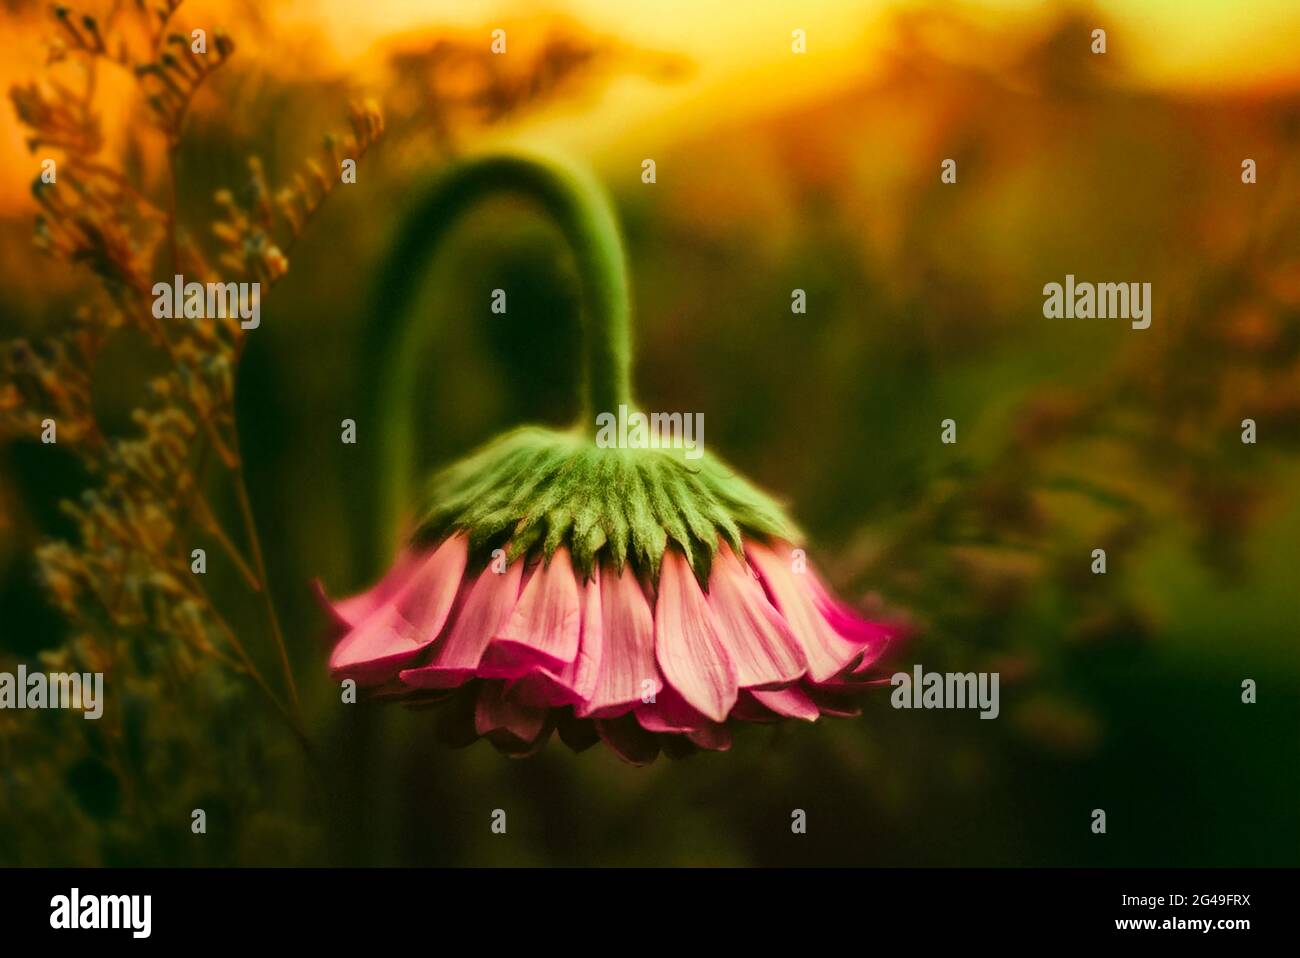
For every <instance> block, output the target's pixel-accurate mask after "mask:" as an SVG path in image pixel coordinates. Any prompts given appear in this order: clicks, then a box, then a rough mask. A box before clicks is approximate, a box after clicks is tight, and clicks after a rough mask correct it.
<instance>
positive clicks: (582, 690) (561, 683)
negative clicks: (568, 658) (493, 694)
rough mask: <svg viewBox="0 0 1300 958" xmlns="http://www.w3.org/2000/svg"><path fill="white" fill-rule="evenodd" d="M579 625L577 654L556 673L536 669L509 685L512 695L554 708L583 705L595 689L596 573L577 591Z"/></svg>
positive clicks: (598, 643)
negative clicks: (579, 607) (580, 611)
mask: <svg viewBox="0 0 1300 958" xmlns="http://www.w3.org/2000/svg"><path fill="white" fill-rule="evenodd" d="M579 589H580V591H581V594H582V598H581V602H582V622H581V629H580V635H579V638H578V654H577V656H576V657H575V658H574V660H573V661H572V662H569V663H568V664H567V665H565V666H564V668H563V669H561V670H560V671H559V672H554V671H552V670H550V669H546V668H537V669H534V670H533V671H531V672H529V673H528V674H527V675H525V676H524V677H523V678H521V679H519V680H517V681H516V682H515V683H513V684H512V686H511V688H512V694H516V695H518V697H519V698H520V699H521V700H522V701H525V702H528V703H530V704H535V705H544V706H547V707H548V708H557V707H559V706H563V705H586V704H587V703H588V702H589V701H590V700H591V696H592V695H593V694H594V692H595V689H596V680H597V679H598V678H599V672H600V658H601V651H600V650H601V631H602V628H601V614H600V569H599V568H596V569H595V570H594V571H593V572H592V577H591V579H589V580H588V581H587V582H586V583H584V584H583V585H582V586H580V587H579Z"/></svg>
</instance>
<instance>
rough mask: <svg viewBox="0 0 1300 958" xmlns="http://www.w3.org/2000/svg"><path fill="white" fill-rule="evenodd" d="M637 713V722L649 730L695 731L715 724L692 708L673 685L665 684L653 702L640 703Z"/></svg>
mask: <svg viewBox="0 0 1300 958" xmlns="http://www.w3.org/2000/svg"><path fill="white" fill-rule="evenodd" d="M635 714H636V720H637V722H639V723H640V725H641V727H642V728H643V729H645V730H646V731H647V732H666V733H669V734H673V733H684V732H694V731H696V730H697V729H701V728H704V726H706V725H711V724H713V723H711V722H710V721H709V720H708V719H707V718H705V717H704V716H703V715H702V714H700V713H699V712H698V711H697V710H695V709H693V708H691V706H690V705H688V704H687V703H686V700H685V699H684V698H682V697H681V695H679V694H678V693H677V692H676V691H674V690H673V688H672V687H671V686H664V689H663V691H661V692H659V693H658V694H657V695H655V700H654V701H653V702H649V703H647V704H645V705H638V706H637V707H636V711H635Z"/></svg>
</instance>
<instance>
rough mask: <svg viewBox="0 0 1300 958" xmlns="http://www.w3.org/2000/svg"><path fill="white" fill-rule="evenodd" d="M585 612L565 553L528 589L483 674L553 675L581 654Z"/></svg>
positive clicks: (498, 636) (497, 640)
mask: <svg viewBox="0 0 1300 958" xmlns="http://www.w3.org/2000/svg"><path fill="white" fill-rule="evenodd" d="M581 628H582V608H581V602H580V596H579V593H578V583H577V580H575V579H574V577H573V566H572V565H571V564H570V562H569V553H568V552H567V551H566V550H564V549H560V550H558V551H556V553H555V554H554V555H553V556H552V557H551V561H550V562H549V563H547V564H546V565H545V566H544V567H543V568H542V569H540V570H538V571H536V572H535V573H534V574H533V576H532V577H531V578H530V579H529V580H528V584H527V585H525V586H524V590H523V592H522V593H521V594H520V596H519V602H518V604H516V605H515V608H514V611H513V612H512V613H511V614H510V618H509V619H508V620H507V621H506V624H505V627H504V628H502V629H501V631H500V632H498V633H497V634H496V636H494V637H493V639H492V643H491V644H490V645H489V646H488V648H487V651H486V652H485V654H484V656H483V664H482V667H481V668H480V669H479V674H480V675H494V676H500V677H502V678H519V677H521V676H523V675H526V674H527V673H528V672H529V671H531V670H532V669H533V668H535V667H540V668H545V669H548V670H551V671H553V672H558V671H561V670H563V669H564V667H565V666H567V665H569V664H570V663H572V662H573V660H574V659H575V658H577V656H578V638H579V635H580V633H581Z"/></svg>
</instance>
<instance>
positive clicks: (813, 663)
mask: <svg viewBox="0 0 1300 958" xmlns="http://www.w3.org/2000/svg"><path fill="white" fill-rule="evenodd" d="M778 548H779V549H780V552H776V551H773V550H772V549H769V548H767V547H766V546H762V545H759V544H757V543H751V544H750V545H749V546H748V547H747V549H746V554H747V555H748V556H749V561H750V562H752V563H753V564H754V566H755V568H757V569H758V573H759V575H760V576H762V579H763V584H764V585H765V586H766V587H767V590H768V592H769V594H771V596H772V601H773V603H775V605H776V607H777V609H779V610H780V612H781V614H782V615H783V616H785V620H786V622H787V623H789V625H790V631H791V632H793V633H794V637H795V638H796V639H798V641H799V643H800V645H802V646H803V651H804V655H805V657H806V658H807V660H808V674H809V676H810V677H811V678H812V679H813V681H814V682H825V681H826V680H827V679H829V678H831V677H832V676H834V675H835V674H837V673H838V672H840V670H842V669H843V668H844V667H845V666H846V665H848V664H849V663H850V662H852V661H853V660H854V659H855V658H857V656H858V653H860V652H861V651H862V650H863V648H864V643H863V642H855V641H852V640H850V639H848V638H846V637H844V636H843V635H841V634H840V633H839V632H837V631H836V630H835V629H834V628H832V627H831V625H830V623H829V622H827V621H826V617H825V616H824V615H823V614H822V611H821V609H820V607H819V604H818V602H817V599H816V591H815V589H814V587H813V586H812V585H811V584H810V579H811V576H810V574H809V573H795V572H794V571H793V570H792V569H791V565H790V554H789V553H790V547H789V545H787V544H785V543H781V544H779V546H778Z"/></svg>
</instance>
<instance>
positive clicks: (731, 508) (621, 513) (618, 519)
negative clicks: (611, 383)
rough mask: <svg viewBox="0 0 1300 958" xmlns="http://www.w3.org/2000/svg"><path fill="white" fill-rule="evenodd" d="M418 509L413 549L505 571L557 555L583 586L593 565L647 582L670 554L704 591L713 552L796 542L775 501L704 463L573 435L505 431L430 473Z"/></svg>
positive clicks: (714, 463)
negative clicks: (448, 553) (450, 550)
mask: <svg viewBox="0 0 1300 958" xmlns="http://www.w3.org/2000/svg"><path fill="white" fill-rule="evenodd" d="M424 501H425V502H426V503H427V505H426V507H425V509H424V511H423V513H422V518H421V520H420V522H419V525H418V527H417V529H416V532H415V536H414V538H415V541H416V542H417V543H419V544H429V543H432V542H436V541H439V540H441V539H443V538H445V537H446V536H448V535H451V534H453V533H456V532H459V533H463V534H464V535H466V536H467V537H468V538H469V540H470V547H471V549H472V550H475V551H477V552H480V553H482V552H487V551H490V550H491V549H494V548H502V549H505V551H506V556H507V558H508V560H509V561H513V560H514V559H516V558H519V557H529V558H531V557H535V556H540V557H542V558H544V559H546V560H547V561H549V560H550V558H551V556H553V555H554V554H555V551H556V550H557V549H559V548H561V547H563V548H565V549H567V550H568V552H569V554H570V557H571V558H572V561H573V565H574V569H575V571H577V572H578V573H579V574H581V575H583V576H589V575H590V574H591V571H592V569H593V568H594V567H595V566H596V564H597V563H598V562H600V561H602V559H603V560H605V561H608V562H610V563H611V564H613V565H614V567H615V568H617V569H619V570H621V569H622V568H623V567H624V566H625V565H626V564H627V563H629V562H630V563H631V564H632V566H633V568H634V569H635V570H636V571H637V572H639V573H642V574H644V575H646V576H647V577H648V578H649V579H650V581H652V582H654V581H657V579H658V576H659V568H660V564H661V562H662V561H663V554H664V550H665V549H666V548H668V547H669V544H670V543H671V544H675V545H676V546H677V547H678V548H680V549H681V550H682V551H683V552H684V553H685V554H686V556H687V558H688V559H689V561H690V563H691V567H692V569H694V571H695V574H696V576H697V577H698V578H699V579H700V581H701V582H707V580H708V574H709V569H710V567H711V564H712V561H713V557H714V555H716V553H717V551H718V549H719V547H720V546H721V544H722V543H724V542H725V543H727V544H728V545H730V546H731V548H732V550H733V551H735V552H736V553H737V554H738V555H739V554H742V553H741V550H742V548H743V545H742V540H743V538H744V537H746V536H756V537H760V538H764V539H766V538H783V539H790V540H793V539H795V538H796V537H797V535H798V533H797V531H796V530H795V528H794V526H793V524H792V523H791V522H790V521H789V520H788V519H786V517H785V515H784V514H783V512H782V510H781V508H780V507H779V506H778V505H777V504H776V503H775V502H773V501H772V500H771V499H770V498H769V497H768V496H767V495H765V494H764V493H762V492H760V491H759V490H758V489H756V488H755V487H754V486H752V485H750V484H749V483H748V482H747V481H745V480H744V479H743V478H741V476H739V475H738V474H737V473H735V472H734V471H733V470H731V469H730V468H728V467H727V466H726V465H725V464H723V463H721V462H719V461H718V460H717V459H716V458H712V457H710V456H708V455H707V454H705V455H703V456H701V457H700V458H698V459H686V458H685V457H684V456H683V454H682V450H680V449H618V448H610V449H606V448H601V447H600V446H598V445H596V443H595V442H594V441H593V439H592V438H591V437H590V436H587V435H584V434H583V433H582V432H581V431H578V430H574V431H571V432H559V431H555V430H551V429H543V428H540V427H523V428H519V429H515V430H512V431H511V432H508V433H506V434H504V435H502V436H499V437H498V438H496V439H494V440H493V441H492V442H490V443H488V444H487V445H486V446H484V447H482V448H481V449H479V450H478V451H477V452H475V453H473V454H471V455H470V456H469V457H467V458H466V459H463V460H461V461H460V462H458V463H456V464H454V465H452V466H449V467H448V468H446V469H444V470H442V471H441V472H439V473H437V474H436V475H435V476H434V477H433V478H432V479H431V480H430V482H429V484H428V487H427V489H426V494H425V500H424Z"/></svg>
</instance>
